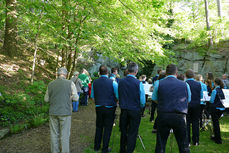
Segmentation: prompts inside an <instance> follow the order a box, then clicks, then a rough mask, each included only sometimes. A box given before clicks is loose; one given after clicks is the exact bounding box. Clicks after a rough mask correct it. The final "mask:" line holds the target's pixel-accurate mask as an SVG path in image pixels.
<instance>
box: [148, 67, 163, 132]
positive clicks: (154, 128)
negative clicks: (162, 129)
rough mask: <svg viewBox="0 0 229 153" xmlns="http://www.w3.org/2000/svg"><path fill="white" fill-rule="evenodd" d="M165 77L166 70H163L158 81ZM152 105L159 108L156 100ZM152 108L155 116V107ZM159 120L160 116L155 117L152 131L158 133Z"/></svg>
mask: <svg viewBox="0 0 229 153" xmlns="http://www.w3.org/2000/svg"><path fill="white" fill-rule="evenodd" d="M165 77H166V72H165V71H164V70H163V71H161V73H160V75H159V77H158V78H157V79H158V80H157V81H156V82H159V81H160V80H163V79H164V78H165ZM156 82H155V84H157V83H156ZM152 105H154V106H155V105H156V106H155V107H154V108H157V103H156V102H155V101H152ZM152 109H153V107H152ZM152 109H151V114H152V115H153V116H154V113H155V109H154V110H152ZM157 122H158V117H156V119H155V122H154V125H153V130H152V133H157Z"/></svg>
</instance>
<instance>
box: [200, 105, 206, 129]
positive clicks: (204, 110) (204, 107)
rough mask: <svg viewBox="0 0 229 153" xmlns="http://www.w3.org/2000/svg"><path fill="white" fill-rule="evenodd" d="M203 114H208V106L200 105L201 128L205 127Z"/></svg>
mask: <svg viewBox="0 0 229 153" xmlns="http://www.w3.org/2000/svg"><path fill="white" fill-rule="evenodd" d="M203 113H206V105H204V104H200V128H202V127H203Z"/></svg>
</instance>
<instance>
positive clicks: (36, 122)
mask: <svg viewBox="0 0 229 153" xmlns="http://www.w3.org/2000/svg"><path fill="white" fill-rule="evenodd" d="M46 121H48V118H47V116H46V115H45V114H39V115H37V116H35V117H34V118H33V119H32V120H31V122H30V125H31V126H32V127H38V126H40V125H42V124H44V123H45V122H46Z"/></svg>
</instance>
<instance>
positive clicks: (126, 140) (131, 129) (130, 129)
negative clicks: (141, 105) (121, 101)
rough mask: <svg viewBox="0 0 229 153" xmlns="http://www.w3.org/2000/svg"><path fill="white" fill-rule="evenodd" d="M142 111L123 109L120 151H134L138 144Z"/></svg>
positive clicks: (123, 152)
mask: <svg viewBox="0 0 229 153" xmlns="http://www.w3.org/2000/svg"><path fill="white" fill-rule="evenodd" d="M140 121H141V111H140V110H139V111H134V110H127V109H121V115H120V131H121V139H120V153H132V152H133V151H134V149H135V146H136V139H137V135H138V128H139V124H140Z"/></svg>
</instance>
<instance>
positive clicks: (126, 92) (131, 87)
mask: <svg viewBox="0 0 229 153" xmlns="http://www.w3.org/2000/svg"><path fill="white" fill-rule="evenodd" d="M137 73H138V65H137V64H136V63H130V64H128V74H127V76H126V77H125V78H124V79H121V80H120V81H119V86H118V94H119V106H120V108H121V114H120V124H119V126H120V131H121V138H120V153H132V152H133V151H134V149H135V145H136V139H137V135H138V128H139V124H140V121H141V108H143V107H144V106H145V91H144V86H143V84H142V83H141V82H140V81H139V80H138V79H136V77H135V76H136V74H137Z"/></svg>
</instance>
